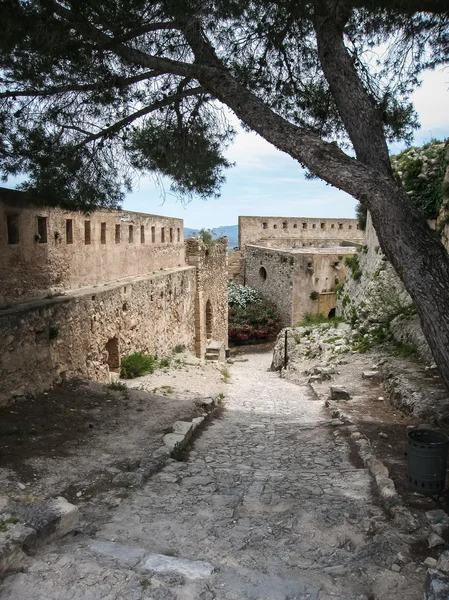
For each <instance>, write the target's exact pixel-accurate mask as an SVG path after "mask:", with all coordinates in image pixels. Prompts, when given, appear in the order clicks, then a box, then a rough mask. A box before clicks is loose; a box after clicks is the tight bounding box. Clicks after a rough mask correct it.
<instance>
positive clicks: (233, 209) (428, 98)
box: [123, 67, 449, 229]
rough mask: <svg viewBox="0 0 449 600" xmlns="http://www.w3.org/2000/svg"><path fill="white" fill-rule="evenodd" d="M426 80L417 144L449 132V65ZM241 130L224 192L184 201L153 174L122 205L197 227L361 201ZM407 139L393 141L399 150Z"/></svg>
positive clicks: (347, 210) (418, 95)
mask: <svg viewBox="0 0 449 600" xmlns="http://www.w3.org/2000/svg"><path fill="white" fill-rule="evenodd" d="M422 80H423V81H422V85H421V87H419V88H418V89H417V90H415V92H414V94H413V96H412V101H413V103H414V105H415V109H416V110H417V112H418V115H419V120H420V123H421V128H420V129H419V130H417V131H416V133H415V138H414V142H413V144H414V145H417V146H420V145H422V144H424V143H426V142H428V141H430V140H431V139H444V138H447V137H449V68H447V67H446V69H445V70H443V69H440V70H438V71H430V72H426V73H424V74H423V77H422ZM232 122H233V124H234V126H235V127H236V128H237V130H238V134H237V136H236V138H235V141H234V143H233V144H232V146H230V147H229V148H228V150H227V153H226V156H227V158H228V159H229V160H230V161H232V162H235V163H236V166H235V167H234V168H231V169H227V171H226V173H225V176H226V182H225V183H224V184H223V186H222V188H221V196H220V197H219V198H211V199H209V200H206V201H204V200H200V199H194V200H192V201H191V202H189V203H184V204H183V203H182V202H180V201H179V200H177V199H176V198H175V197H174V196H173V195H171V194H170V190H169V188H170V181H169V180H164V188H165V194H163V193H161V189H160V188H158V186H157V185H156V184H155V182H154V181H153V179H152V178H151V177H142V178H141V180H140V184H139V187H138V188H136V189H135V190H134V191H133V192H132V193H131V194H130V195H128V196H127V198H126V200H125V202H124V204H123V208H124V209H126V210H135V211H139V212H146V213H151V214H156V215H166V216H170V217H178V218H181V219H184V225H185V227H191V228H192V229H200V228H202V227H205V228H214V227H220V226H225V225H236V224H237V221H238V216H239V215H245V216H251V215H253V216H282V217H328V218H332V217H335V218H338V217H342V218H351V217H354V216H355V212H354V210H355V205H356V201H355V200H354V199H353V198H352V197H351V196H349V195H348V194H346V193H345V192H341V191H340V190H337V189H335V188H333V187H332V186H330V185H328V184H326V183H324V182H323V181H320V180H307V179H305V173H304V170H303V169H302V168H301V167H300V165H299V164H298V163H297V162H296V161H295V160H293V159H292V158H291V157H290V156H288V155H287V154H284V153H283V152H281V151H280V150H277V149H276V148H274V147H273V146H272V145H271V144H269V143H268V142H267V141H265V140H264V139H263V138H261V137H260V136H259V135H257V134H256V133H253V132H251V133H248V132H245V131H243V130H242V129H241V128H240V127H239V125H238V121H237V120H236V119H235V117H233V121H232ZM405 147H406V146H405V144H394V145H392V146H391V148H390V151H391V152H392V153H397V152H399V151H401V150H403V149H404V148H405Z"/></svg>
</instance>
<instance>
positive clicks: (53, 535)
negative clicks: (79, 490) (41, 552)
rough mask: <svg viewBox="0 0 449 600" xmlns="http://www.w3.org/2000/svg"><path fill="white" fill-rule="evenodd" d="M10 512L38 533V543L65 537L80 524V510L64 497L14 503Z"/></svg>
mask: <svg viewBox="0 0 449 600" xmlns="http://www.w3.org/2000/svg"><path fill="white" fill-rule="evenodd" d="M9 510H10V511H11V512H12V513H13V514H14V516H15V517H17V519H18V520H19V521H20V522H21V523H22V524H24V525H26V526H27V527H31V528H32V529H34V530H35V531H36V534H37V538H38V541H39V540H40V541H44V540H45V541H47V542H49V541H52V540H54V539H57V538H60V537H63V536H64V535H66V534H67V533H69V532H70V531H73V530H74V529H75V528H76V526H77V525H78V522H79V510H78V508H77V507H76V506H74V505H73V504H70V503H69V502H67V500H66V499H65V498H63V497H62V496H61V497H58V498H52V499H49V500H45V501H44V502H40V503H34V502H30V503H26V502H13V503H12V504H11V505H10V508H9Z"/></svg>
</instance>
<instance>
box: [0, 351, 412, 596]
mask: <svg viewBox="0 0 449 600" xmlns="http://www.w3.org/2000/svg"><path fill="white" fill-rule="evenodd" d="M248 358H249V360H248V362H238V363H235V364H234V365H232V367H231V368H230V370H231V375H232V378H231V383H230V385H229V386H228V388H227V389H228V394H227V396H226V400H225V403H226V409H225V411H224V414H223V416H222V417H221V418H219V419H217V420H216V421H214V422H212V424H211V425H210V426H209V427H208V428H207V429H206V430H205V431H204V432H203V433H202V435H201V437H200V438H199V439H198V440H197V441H196V443H195V449H194V451H192V452H191V454H190V457H189V460H188V461H187V462H171V464H169V465H168V466H167V467H166V468H165V469H164V470H163V471H161V472H160V473H158V474H157V475H155V476H153V477H152V478H151V479H150V480H149V482H148V483H147V484H146V486H145V487H144V488H142V489H140V490H136V491H133V492H132V493H131V494H130V496H129V497H128V498H126V499H124V500H123V502H122V503H121V504H120V506H119V507H118V508H115V509H113V510H111V513H110V518H109V520H108V522H106V523H105V524H104V525H102V526H100V528H99V530H98V531H97V533H96V536H95V538H90V537H88V536H87V535H83V534H80V535H78V536H75V537H71V538H69V539H66V540H63V541H62V542H60V543H59V544H57V545H55V546H53V547H49V548H48V549H47V550H45V551H41V552H40V553H39V555H38V557H34V558H32V559H30V567H29V569H28V570H27V571H26V572H25V573H22V574H17V575H14V576H11V577H9V578H7V579H6V580H5V582H4V583H3V585H0V598H2V600H22V599H23V600H25V599H33V600H44V599H45V600H61V599H64V600H65V599H70V600H72V599H73V600H81V599H82V600H103V599H108V600H109V599H110V600H144V599H155V600H188V599H191V600H212V599H217V600H239V599H247V598H249V599H254V600H257V599H266V600H278V599H279V600H294V599H298V600H299V599H301V600H303V599H304V600H305V599H310V600H330V599H331V598H332V599H334V600H335V599H340V600H356V599H357V600H362V599H363V600H387V599H395V600H396V599H397V600H400V599H407V600H415V599H416V600H418V599H420V598H422V590H423V584H422V581H423V574H422V573H421V574H416V572H415V569H411V570H410V572H409V573H408V574H407V573H405V572H404V570H403V572H402V573H397V572H393V571H392V570H391V566H392V564H393V563H394V562H395V559H396V555H397V553H398V552H401V553H404V554H406V552H407V547H406V545H405V542H404V539H403V538H402V537H401V534H399V532H398V531H397V530H395V528H394V527H393V526H392V525H391V524H390V523H389V522H388V521H387V519H386V517H385V515H384V512H383V510H382V508H381V507H380V506H379V505H378V504H377V503H376V501H375V500H374V499H373V497H372V492H371V481H370V477H369V474H368V473H367V472H366V470H365V469H357V468H355V467H354V466H353V465H352V464H351V462H350V461H349V458H348V449H347V446H346V442H345V441H344V440H343V439H341V438H340V437H339V436H338V434H337V435H335V434H336V433H337V432H336V431H335V430H333V428H332V426H331V425H330V421H329V417H328V415H327V414H325V412H324V410H323V408H322V403H321V402H318V401H317V400H316V399H314V397H313V396H312V395H311V392H310V391H309V389H308V388H307V387H299V386H297V385H294V384H292V383H290V382H288V381H285V380H283V379H280V378H279V375H278V374H277V373H271V372H269V371H268V367H269V364H270V360H271V355H269V354H267V353H264V354H250V355H248ZM106 542H107V543H106ZM110 542H113V543H110ZM151 553H158V554H163V555H167V556H169V557H170V556H175V557H179V558H182V559H190V560H194V561H207V562H208V563H211V564H212V565H213V567H214V568H215V571H214V572H213V573H210V574H205V575H204V574H203V576H202V577H200V578H197V579H194V578H192V577H191V576H187V577H186V576H185V575H182V573H181V572H180V571H179V569H178V570H177V569H176V568H175V567H174V569H173V571H172V572H168V573H167V572H165V573H159V574H156V575H154V574H153V572H148V571H146V570H145V569H143V568H142V564H143V563H142V559H143V558H144V556H147V555H148V554H151ZM168 560H170V559H168ZM175 562H176V561H175ZM199 567H201V568H202V565H199ZM206 567H207V566H206ZM206 571H207V568H206ZM197 575H198V573H197Z"/></svg>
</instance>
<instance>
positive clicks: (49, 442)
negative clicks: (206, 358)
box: [0, 353, 226, 504]
mask: <svg viewBox="0 0 449 600" xmlns="http://www.w3.org/2000/svg"><path fill="white" fill-rule="evenodd" d="M222 369H223V366H222V365H221V366H219V365H217V364H205V365H201V364H200V362H199V361H198V360H197V359H196V358H195V357H194V356H192V355H190V354H188V353H183V354H181V355H176V360H175V359H174V360H172V363H171V366H170V367H168V368H166V369H159V370H157V371H156V372H155V373H154V374H152V375H147V376H145V377H139V378H136V379H133V380H127V381H126V382H124V383H125V384H126V387H124V388H123V389H113V388H111V386H107V385H104V384H97V383H92V382H82V381H70V382H65V383H63V384H61V385H58V386H55V387H54V388H53V389H51V390H49V391H48V392H46V393H43V394H40V395H39V396H36V397H34V398H26V399H23V400H20V401H17V402H16V403H15V404H12V405H9V406H7V407H1V408H0V489H1V490H2V494H6V495H7V496H10V497H20V496H22V497H23V496H34V497H38V498H46V497H52V496H64V497H65V498H67V500H69V501H70V502H73V503H74V504H80V503H83V502H89V501H92V500H93V499H94V498H98V497H99V496H101V495H102V494H103V495H104V496H105V497H106V496H108V493H109V491H110V490H111V488H113V487H114V486H113V483H112V480H113V479H114V477H115V476H116V475H117V474H119V473H120V472H123V471H130V470H133V469H135V468H137V466H138V464H139V462H140V460H141V459H144V458H148V457H149V456H150V455H151V453H152V452H154V451H155V450H156V449H157V448H158V447H159V446H161V444H162V438H163V436H164V434H165V433H167V432H169V431H170V430H171V429H170V428H171V426H172V425H173V423H174V422H175V421H176V420H187V419H191V418H193V417H194V416H198V414H199V413H198V409H197V408H196V406H195V403H194V399H195V398H198V397H205V396H215V395H217V394H219V393H225V392H226V390H225V388H226V384H225V383H224V382H223V375H222V372H221V371H222ZM125 493H126V490H123V489H122V490H113V493H112V495H113V496H117V495H118V496H120V495H124V494H125ZM110 496H111V494H109V496H108V500H110Z"/></svg>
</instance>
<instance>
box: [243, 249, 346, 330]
mask: <svg viewBox="0 0 449 600" xmlns="http://www.w3.org/2000/svg"><path fill="white" fill-rule="evenodd" d="M354 253H355V249H354V248H351V247H340V246H339V247H333V248H310V249H309V248H307V249H306V248H296V249H283V250H281V249H276V248H266V247H262V246H247V247H246V260H245V279H246V284H247V285H249V286H251V287H254V288H256V289H257V290H259V291H260V293H261V294H262V295H263V296H264V297H265V298H266V299H267V300H271V301H272V302H274V303H275V304H276V306H277V307H278V310H279V313H280V315H281V318H282V321H283V324H284V325H285V326H289V325H292V324H294V323H297V322H298V321H300V320H301V319H302V317H303V316H304V314H305V313H311V314H318V313H319V312H323V311H325V313H324V312H323V314H325V316H328V314H329V312H330V310H332V309H333V308H335V306H336V299H335V294H334V293H333V292H334V290H335V285H336V284H337V283H341V282H343V281H344V280H345V278H346V274H347V267H346V265H345V262H344V258H345V256H348V255H352V254H354ZM313 292H315V294H313V297H311V295H312V293H313Z"/></svg>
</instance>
